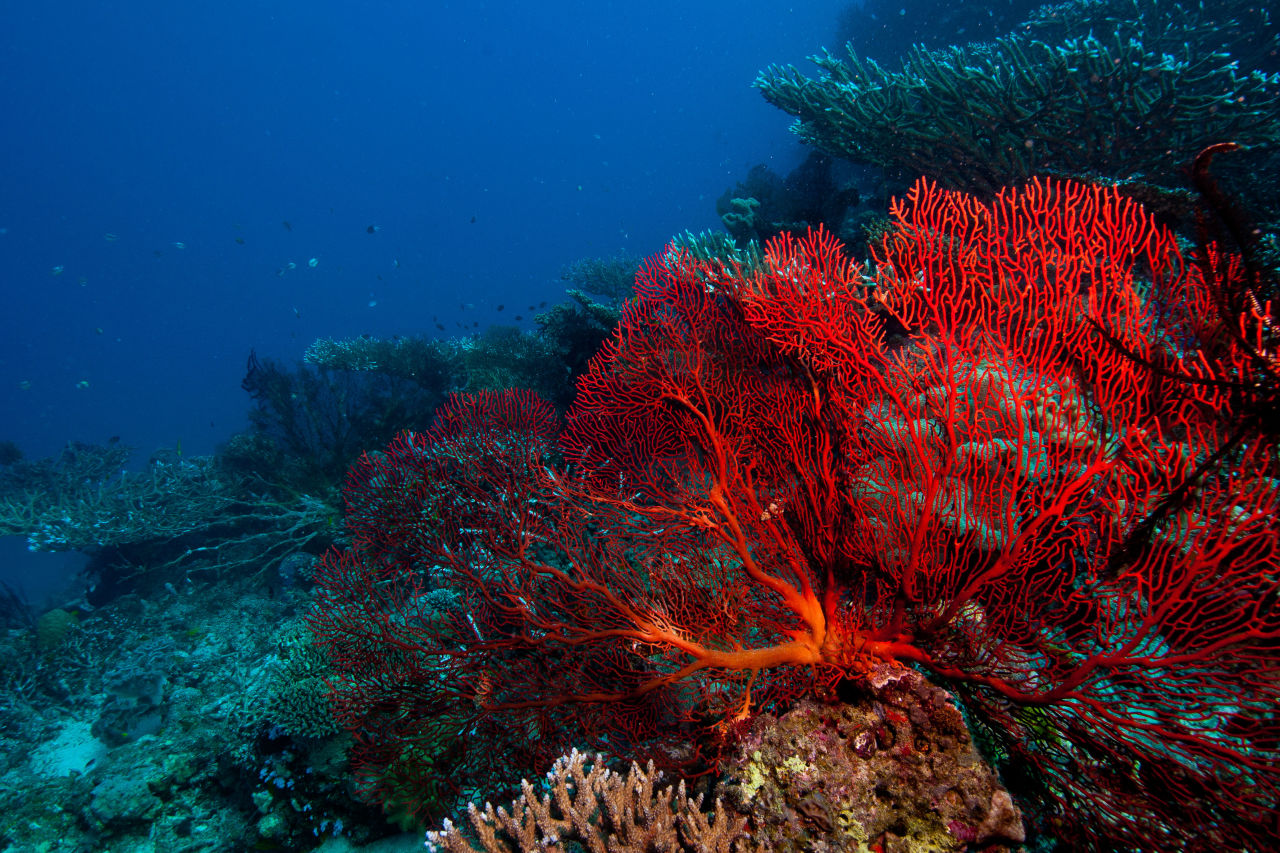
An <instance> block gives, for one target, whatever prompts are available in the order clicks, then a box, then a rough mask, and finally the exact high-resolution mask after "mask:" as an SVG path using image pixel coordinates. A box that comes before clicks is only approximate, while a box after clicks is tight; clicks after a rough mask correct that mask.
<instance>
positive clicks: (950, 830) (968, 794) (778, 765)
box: [720, 667, 1025, 853]
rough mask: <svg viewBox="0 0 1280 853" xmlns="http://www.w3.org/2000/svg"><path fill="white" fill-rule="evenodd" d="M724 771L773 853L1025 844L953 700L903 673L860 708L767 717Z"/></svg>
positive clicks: (880, 685) (887, 852)
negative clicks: (777, 852)
mask: <svg viewBox="0 0 1280 853" xmlns="http://www.w3.org/2000/svg"><path fill="white" fill-rule="evenodd" d="M727 772H728V776H729V780H728V782H727V783H724V784H722V786H721V789H722V790H721V792H720V793H721V794H722V795H723V796H724V797H725V800H726V802H729V803H732V804H734V806H735V807H736V808H737V809H738V810H739V811H740V812H742V813H743V814H745V815H748V816H749V817H750V820H751V826H752V827H753V831H752V838H753V840H754V841H756V842H757V843H761V844H762V845H763V846H765V847H767V848H768V849H770V850H774V851H793V850H794V851H801V850H805V851H870V850H880V851H882V853H895V851H901V853H906V851H912V853H926V852H927V851H959V850H988V851H998V850H1006V849H1011V848H1012V847H1013V846H1014V845H1016V844H1017V843H1019V842H1021V841H1023V840H1024V837H1025V835H1024V830H1023V826H1022V818H1021V814H1020V813H1019V811H1018V809H1017V808H1016V807H1015V806H1014V805H1013V801H1012V799H1011V798H1010V796H1009V793H1008V791H1006V790H1005V789H1004V788H1003V787H1002V786H1001V784H1000V782H999V780H998V779H997V778H996V775H995V773H994V772H993V771H992V769H991V768H990V767H989V766H988V765H987V764H986V763H984V762H983V760H982V758H981V757H980V756H979V755H978V753H977V751H976V750H975V749H974V746H973V742H972V739H971V738H970V735H969V731H968V729H967V728H966V726H965V723H964V719H963V717H962V716H961V714H960V711H959V710H958V709H957V708H956V706H955V705H954V704H953V702H952V700H951V696H950V694H948V693H947V692H946V691H944V690H942V689H940V688H938V687H936V686H934V685H932V684H930V683H929V682H927V681H926V680H925V679H924V678H923V677H922V676H921V675H920V674H919V673H917V672H915V671H913V670H909V669H905V668H898V667H886V668H885V669H884V671H882V672H879V673H877V674H876V675H875V676H873V678H872V680H871V684H870V686H869V687H868V688H867V691H866V693H865V695H864V696H862V697H860V698H859V700H858V701H857V702H856V703H854V704H822V703H818V702H812V701H807V702H803V703H801V704H800V705H798V706H797V707H796V708H794V709H793V710H791V711H789V712H787V713H785V714H783V715H781V716H779V717H775V716H772V715H769V714H762V715H760V716H759V717H757V718H755V719H754V720H752V721H751V723H750V724H749V727H748V728H747V730H746V731H745V732H743V733H742V735H741V737H740V739H739V741H738V743H737V745H736V747H735V749H734V753H733V755H732V757H731V758H730V761H729V765H728V767H727Z"/></svg>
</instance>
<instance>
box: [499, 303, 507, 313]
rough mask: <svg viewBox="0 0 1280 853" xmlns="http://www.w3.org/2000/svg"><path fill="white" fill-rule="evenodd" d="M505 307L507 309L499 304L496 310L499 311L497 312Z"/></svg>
mask: <svg viewBox="0 0 1280 853" xmlns="http://www.w3.org/2000/svg"><path fill="white" fill-rule="evenodd" d="M506 307H507V306H505V305H501V304H499V305H498V310H499V311H501V310H502V309H503V308H506Z"/></svg>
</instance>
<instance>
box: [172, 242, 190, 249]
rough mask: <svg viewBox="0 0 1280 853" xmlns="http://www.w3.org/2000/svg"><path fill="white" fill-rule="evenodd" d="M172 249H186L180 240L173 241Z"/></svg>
mask: <svg viewBox="0 0 1280 853" xmlns="http://www.w3.org/2000/svg"><path fill="white" fill-rule="evenodd" d="M173 248H175V249H185V248H187V244H186V243H184V242H182V241H181V240H174V241H173Z"/></svg>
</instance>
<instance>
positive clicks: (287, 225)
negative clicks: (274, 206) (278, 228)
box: [280, 219, 293, 231]
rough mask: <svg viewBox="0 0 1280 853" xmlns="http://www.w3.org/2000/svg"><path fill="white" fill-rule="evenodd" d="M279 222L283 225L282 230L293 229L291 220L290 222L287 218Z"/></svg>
mask: <svg viewBox="0 0 1280 853" xmlns="http://www.w3.org/2000/svg"><path fill="white" fill-rule="evenodd" d="M280 224H281V225H283V226H284V230H286V231H292V230H293V223H292V222H290V221H289V220H287V219H286V220H284V221H282V222H281V223H280Z"/></svg>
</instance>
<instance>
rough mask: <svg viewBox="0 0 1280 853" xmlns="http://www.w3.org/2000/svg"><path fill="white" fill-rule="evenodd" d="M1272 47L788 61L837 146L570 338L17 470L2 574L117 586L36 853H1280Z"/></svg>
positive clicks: (17, 603)
mask: <svg viewBox="0 0 1280 853" xmlns="http://www.w3.org/2000/svg"><path fill="white" fill-rule="evenodd" d="M880 5H883V4H881V3H880V0H866V2H865V6H866V7H867V8H868V9H873V10H874V9H877V8H879V7H880ZM892 5H893V6H894V7H895V9H896V7H897V5H898V4H897V3H894V4H892ZM1011 5H1012V4H1011ZM1221 5H1222V6H1223V9H1222V10H1221V11H1222V14H1215V10H1213V9H1210V8H1209V7H1207V6H1203V5H1196V6H1194V7H1192V6H1191V5H1190V4H1180V3H1174V2H1164V0H1071V2H1068V3H1065V4H1062V5H1060V6H1054V7H1044V8H1043V9H1041V10H1039V11H1037V12H1035V13H1033V14H1032V16H1031V18H1030V19H1029V20H1028V21H1027V22H1026V23H1024V24H1023V25H1022V26H1020V27H1018V28H1017V29H1016V30H1015V31H1013V32H1011V33H1009V34H1007V35H1005V36H1004V37H1001V38H996V39H995V40H994V41H989V42H984V43H981V44H978V43H974V44H970V45H967V46H962V47H954V48H947V49H940V48H934V47H929V48H926V47H925V46H923V45H921V46H919V47H917V48H915V49H912V50H911V51H910V52H909V53H908V54H907V55H906V56H905V58H904V59H903V60H902V61H901V62H900V63H899V64H898V65H897V66H895V67H896V68H897V70H892V69H889V68H888V66H887V65H884V64H881V62H883V61H884V60H882V61H881V62H878V61H876V60H871V59H868V58H866V57H863V56H861V55H860V54H859V53H857V52H856V51H855V50H854V45H855V44H864V43H865V41H866V39H862V40H861V41H859V39H857V38H855V40H854V42H851V45H850V48H849V50H850V53H849V55H848V57H847V58H843V59H836V58H834V57H833V56H831V55H829V54H824V55H823V56H822V57H821V58H819V59H818V60H817V61H818V64H819V67H820V68H821V70H822V73H823V76H822V77H821V78H820V79H808V78H806V77H804V76H803V75H801V74H800V73H799V72H797V71H796V70H795V69H793V68H790V67H786V68H783V67H772V68H769V69H767V70H766V71H764V72H762V74H761V76H760V78H759V79H758V80H757V86H758V87H759V88H760V89H761V90H762V92H763V94H764V95H765V97H766V98H767V99H768V100H769V101H771V102H772V103H774V104H776V105H777V106H779V107H781V108H782V109H783V110H784V111H786V112H788V113H791V114H792V115H794V116H795V117H796V118H797V124H796V126H795V130H796V131H797V133H798V134H799V136H800V138H801V139H802V140H803V141H805V142H806V143H810V144H812V145H813V146H815V147H816V148H818V149H821V151H822V153H821V154H816V153H815V154H814V155H812V156H810V157H809V159H808V160H806V162H805V163H804V164H803V165H801V166H800V167H799V168H797V169H796V170H795V172H793V173H792V174H791V175H788V176H786V177H785V178H782V177H779V176H777V175H774V174H773V173H771V172H769V171H768V170H767V169H764V168H763V167H760V168H758V169H756V170H753V171H752V172H751V174H750V175H749V176H748V179H747V180H746V181H745V182H742V183H739V184H738V186H737V187H736V188H735V189H734V190H731V191H729V192H727V193H726V194H725V197H724V198H722V199H721V201H720V204H719V208H720V213H721V215H722V219H723V221H724V223H725V225H726V228H727V230H728V231H729V233H728V234H724V233H716V234H703V235H698V236H695V235H692V234H685V235H683V236H681V237H677V238H676V239H674V240H673V241H672V243H671V244H670V245H669V246H668V247H667V248H666V250H665V251H662V252H660V253H659V254H657V255H655V256H654V257H651V258H650V259H649V260H647V261H645V262H643V263H640V262H638V261H636V260H634V259H632V258H631V257H629V256H618V257H614V258H604V259H595V260H585V261H580V262H578V263H577V264H574V265H573V266H571V267H569V268H568V269H567V270H566V272H565V275H564V277H565V278H566V279H567V280H569V282H570V283H571V284H572V285H574V286H573V288H572V289H570V290H569V291H568V296H569V300H568V301H566V302H565V303H563V304H560V305H556V306H552V307H551V308H550V309H548V310H547V311H545V312H544V313H541V314H539V315H538V316H537V317H535V318H534V323H535V325H536V328H534V329H530V330H528V331H521V330H520V329H517V328H514V327H493V328H491V329H489V330H487V331H483V332H477V333H475V334H472V335H468V336H466V337H462V338H453V339H432V338H428V337H409V338H397V339H395V340H377V339H374V338H368V337H360V338H354V339H348V340H335V339H328V338H325V339H321V340H318V341H316V342H315V343H314V344H312V345H311V347H310V348H309V349H307V351H306V356H305V364H303V365H300V366H299V367H297V368H292V369H291V368H288V367H285V366H283V365H281V364H280V363H278V362H274V361H271V360H270V359H258V358H256V357H254V356H250V360H249V365H248V374H247V376H246V378H245V381H244V385H243V387H244V389H245V390H246V391H247V392H248V393H249V394H250V397H251V399H252V411H251V417H250V421H251V426H250V429H249V430H248V431H246V432H243V433H241V434H239V435H237V436H235V437H234V438H232V439H231V440H230V441H229V442H228V443H227V444H226V445H225V446H223V447H222V448H221V449H220V450H219V452H218V453H217V454H216V455H215V456H210V457H194V458H193V457H183V456H182V454H181V450H180V449H175V450H174V451H172V452H163V453H160V454H157V455H156V456H155V457H154V458H153V459H152V460H151V462H150V463H149V464H148V465H147V467H146V469H145V470H144V472H142V473H122V472H121V470H120V469H121V468H122V467H123V466H124V465H125V464H126V463H125V460H126V459H127V457H128V455H129V451H128V449H127V448H124V447H123V446H120V445H117V444H116V443H115V442H114V441H113V442H112V443H110V444H108V445H106V446H100V447H99V446H92V445H81V444H73V445H70V446H69V447H68V448H67V450H66V451H65V452H64V453H63V454H61V455H60V456H59V457H57V458H55V459H51V460H44V461H35V462H32V461H28V460H25V459H23V458H22V454H21V452H20V451H19V450H18V449H17V448H16V446H12V445H10V444H8V443H4V442H0V533H4V534H20V535H22V536H24V537H26V538H27V540H28V542H29V543H30V545H31V547H32V548H33V549H42V550H73V549H78V550H84V551H86V552H89V553H90V554H91V555H92V559H91V561H90V564H89V569H88V574H89V577H90V581H91V586H90V587H89V588H88V589H87V591H86V592H85V594H84V596H83V597H82V598H80V599H79V600H76V601H72V602H67V603H63V605H62V606H61V607H58V608H53V609H48V610H46V611H45V612H44V613H43V614H37V613H35V612H34V611H33V610H32V609H31V608H30V607H29V606H28V605H26V603H25V602H23V601H22V600H21V598H20V597H19V596H18V595H17V594H16V593H14V592H13V591H12V590H9V589H8V588H7V587H4V588H0V623H3V624H4V626H5V627H6V628H7V629H8V630H7V633H6V634H3V635H0V644H2V645H3V648H0V699H2V700H3V701H0V723H3V726H2V727H0V738H2V739H3V742H5V743H6V745H7V746H12V747H13V748H12V749H6V750H5V754H6V755H8V756H9V758H8V759H7V762H6V763H5V764H4V765H3V766H2V767H0V770H3V772H4V773H5V774H6V775H5V777H4V778H5V779H6V780H8V781H7V782H6V784H4V785H0V849H7V850H13V851H26V850H52V849H75V850H84V851H88V850H96V849H120V850H134V849H137V850H154V849H173V850H197V849H209V850H243V849H261V850H275V849H278V850H312V849H317V848H319V847H321V845H322V844H323V843H325V842H326V839H327V840H328V841H329V842H331V843H335V844H336V843H338V841H339V840H338V839H335V838H333V837H334V836H342V839H340V841H341V843H342V844H346V843H347V842H348V841H350V842H352V843H363V842H366V841H374V840H377V839H380V838H383V837H386V836H390V835H393V834H397V833H400V832H404V833H407V838H408V840H407V841H405V840H404V839H401V841H402V842H403V843H404V844H405V845H406V848H405V849H422V845H423V843H424V836H423V833H424V832H425V833H426V837H425V843H426V846H427V847H428V848H431V849H437V850H441V849H442V850H447V851H450V853H474V851H480V850H482V851H485V853H498V851H502V853H513V852H514V851H520V853H524V852H525V851H573V850H592V851H618V853H659V851H691V853H692V851H703V852H704V853H706V851H714V853H749V852H750V851H762V852H763V851H775V852H776V851H844V850H849V851H854V850H857V851H875V853H908V851H965V850H969V851H977V850H981V851H992V853H994V851H1015V850H1021V851H1049V850H1061V851H1077V850H1078V851H1106V852H1107V853H1109V852H1110V851H1150V852H1151V853H1155V851H1161V853H1163V851H1205V853H1208V851H1214V853H1218V851H1248V853H1261V851H1266V850H1276V849H1280V521H1278V520H1280V446H1278V444H1277V440H1278V437H1280V315H1278V314H1277V311H1276V308H1275V305H1276V304H1277V299H1280V273H1278V272H1277V269H1280V260H1278V259H1280V251H1278V250H1277V241H1276V233H1277V232H1280V228H1278V227H1277V223H1280V207H1278V206H1277V204H1276V198H1275V194H1274V192H1271V191H1270V189H1268V188H1274V186H1275V177H1276V174H1277V171H1278V170H1280V159H1277V158H1278V156H1280V155H1277V154H1276V151H1277V149H1276V148H1275V143H1276V142H1277V141H1280V109H1278V107H1280V74H1278V73H1277V72H1278V71H1280V59H1278V58H1277V57H1280V47H1277V46H1276V24H1275V22H1273V21H1272V20H1271V13H1270V12H1269V11H1268V10H1267V9H1266V8H1265V7H1264V5H1262V4H1249V3H1244V2H1236V0H1224V2H1223V3H1222V4H1221ZM1019 8H1020V7H1019ZM1228 13H1230V14H1228ZM1010 14H1012V12H1010ZM1259 34H1262V35H1259ZM1228 54H1230V55H1228ZM1197 155H1198V156H1197ZM1215 158H1216V160H1215ZM1247 170H1252V173H1249V172H1248V171H1247ZM1242 172H1244V173H1245V174H1246V175H1249V176H1250V177H1251V178H1252V180H1251V181H1250V182H1249V183H1247V184H1245V183H1242V182H1241V181H1240V180H1239V179H1240V176H1241V173H1242ZM1218 181H1221V185H1219V183H1218ZM757 196H758V197H757ZM369 229H370V230H369V233H370V234H373V233H374V230H373V229H374V226H369ZM361 239H363V235H362V237H361ZM588 294H594V296H591V295H588ZM628 296H629V297H630V298H626V297H628ZM596 297H599V299H601V300H602V301H596ZM532 307H533V306H530V308H531V309H532ZM438 328H439V329H440V330H441V331H443V329H444V326H443V325H440V326H438ZM35 741H40V742H42V743H41V745H40V747H39V748H38V749H37V750H36V751H35V753H33V754H32V755H31V756H30V758H29V759H28V758H20V757H19V755H20V754H25V753H26V752H27V750H25V749H22V750H19V749H18V746H19V745H21V744H23V743H30V742H35ZM531 780H532V781H531ZM72 838H74V839H75V840H74V841H66V839H72ZM59 844H63V847H62V848H59V846H58V845H59ZM147 845H149V846H147ZM325 849H331V848H327V847H326V848H325ZM333 849H337V848H333Z"/></svg>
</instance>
